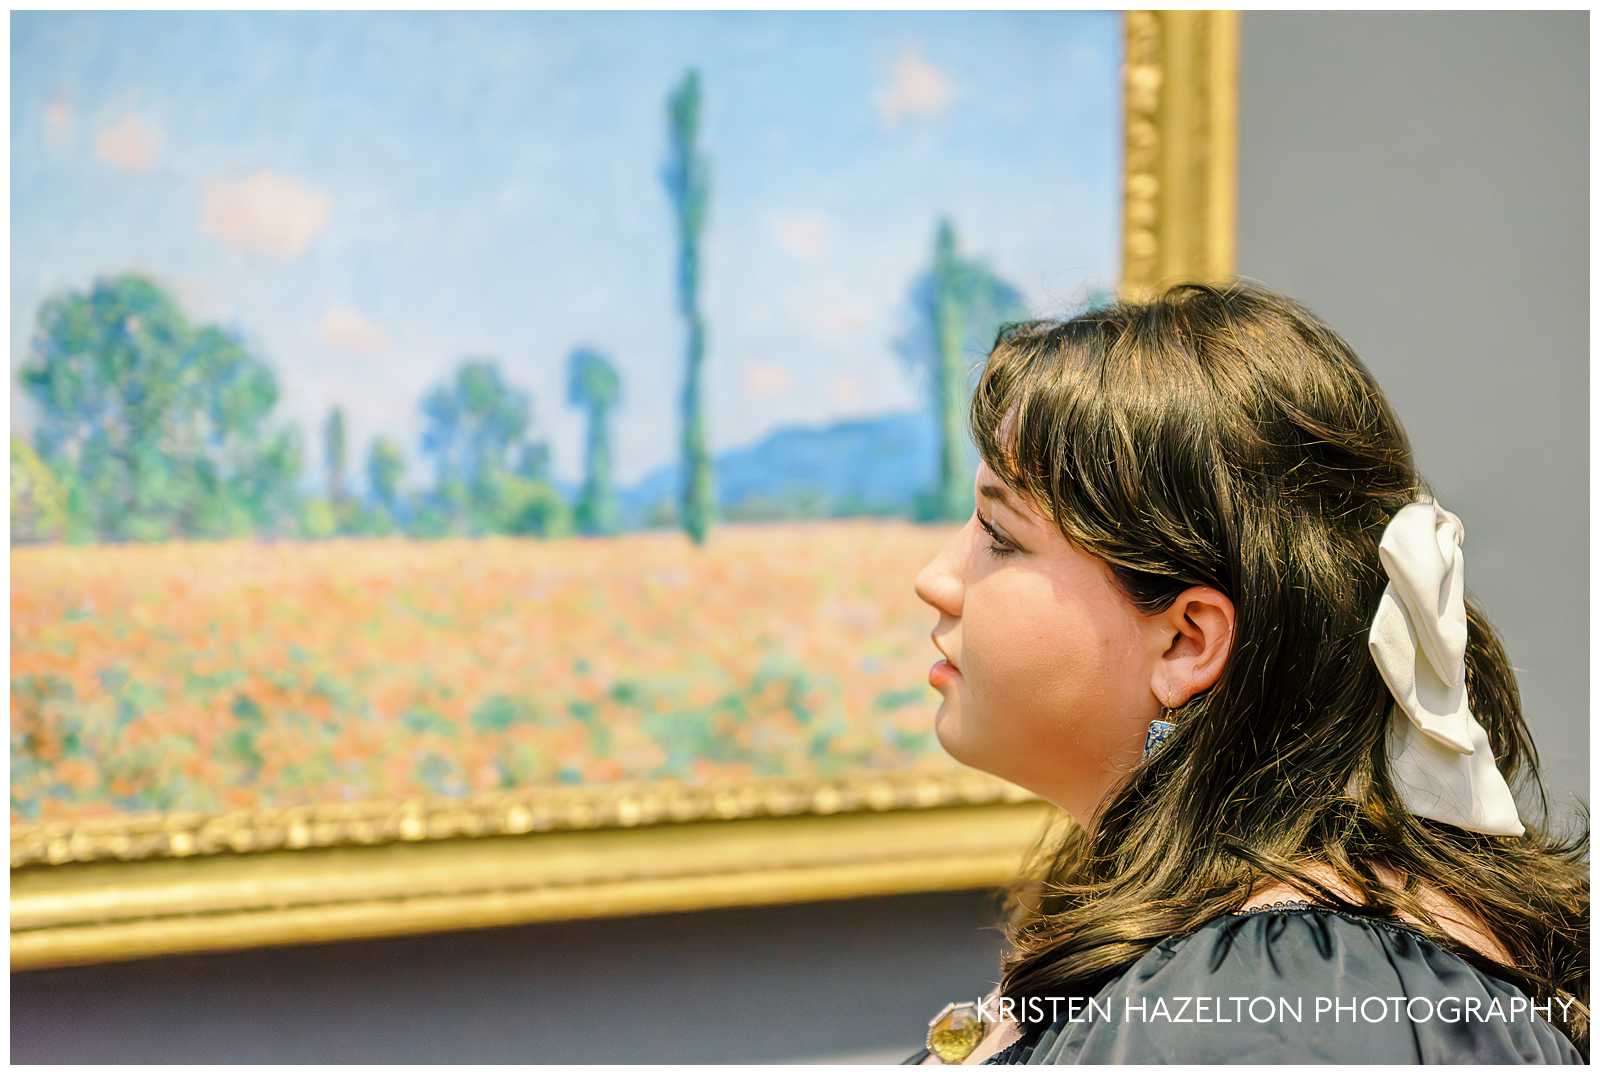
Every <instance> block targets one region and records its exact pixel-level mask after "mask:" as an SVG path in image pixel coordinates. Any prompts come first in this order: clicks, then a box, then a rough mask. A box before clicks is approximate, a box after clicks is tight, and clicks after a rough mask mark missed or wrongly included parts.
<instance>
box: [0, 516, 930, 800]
mask: <svg viewBox="0 0 1600 1075" xmlns="http://www.w3.org/2000/svg"><path fill="white" fill-rule="evenodd" d="M946 535H947V531H945V530H944V529H942V528H938V527H926V526H918V525H914V524H911V523H904V522H896V521H892V520H842V521H837V522H826V523H798V524H788V525H772V526H725V527H722V528H720V529H717V530H714V531H713V532H712V535H711V538H710V540H709V541H708V543H707V544H706V545H705V546H704V547H702V548H699V549H696V548H694V547H693V546H692V545H691V544H690V543H689V542H688V540H687V539H686V538H685V537H684V536H683V535H682V534H680V533H677V532H656V533H646V534H631V535H624V536H621V537H616V538H606V539H581V538H580V539H572V540H565V541H551V542H546V541H538V540H518V539H509V538H490V539H485V540H476V541H473V540H459V541H439V542H411V541H407V540H404V539H395V540H381V539H380V540H360V541H356V540H349V541H329V542H318V543H306V544H261V543H254V542H221V543H183V544H170V545H145V546H139V545H126V546H100V547H90V548H69V547H30V548H18V549H13V550H12V556H11V816H12V819H13V820H14V821H17V820H67V819H79V818H89V817H103V816H108V815H115V814H119V813H133V812H140V813H142V812H149V811H165V810H203V811H217V810H225V809H236V808H241V807H253V806H263V807H270V806H291V805H299V804H305V803H314V802H331V801H340V800H357V799H391V798H398V797H404V796H411V795H428V796H460V795H466V794H471V793H474V792H480V791H494V790H503V789H508V788H517V787H526V786H530V785H538V784H589V783H603V782H606V781H613V780H624V779H629V780H631V779H681V780H689V781H700V780H706V779H726V778H756V777H762V776H768V775H771V776H809V775H814V776H833V775H839V774H842V773H845V772H851V771H856V770H864V769H865V770H885V769H892V770H901V771H903V770H907V769H915V768H929V769H935V770H940V771H948V770H950V769H953V768H955V763H954V762H952V761H950V760H949V759H948V758H947V757H946V756H945V755H944V754H943V752H942V751H941V750H940V749H939V746H938V742H937V740H936V739H935V738H934V736H933V732H932V716H933V712H934V710H935V709H936V708H937V705H938V695H937V693H936V692H935V691H934V690H933V688H931V687H929V686H928V684H927V680H926V674H927V668H928V665H929V664H930V663H931V662H932V661H933V659H934V658H935V657H936V656H937V654H936V653H935V652H934V651H933V648H932V644H931V643H930V642H929V640H928V632H929V630H930V629H931V627H932V626H933V622H934V620H935V618H936V617H935V613H934V612H933V611H932V610H931V609H929V608H928V607H927V606H925V605H923V604H922V603H921V602H920V601H918V600H917V598H916V595H915V594H914V593H913V591H912V580H913V578H914V577H915V575H916V572H917V569H918V568H919V567H921V566H922V564H923V563H925V562H926V561H927V559H928V557H929V556H931V555H932V553H933V552H934V551H935V549H936V548H937V547H938V544H939V542H941V541H942V540H944V538H945V536H946Z"/></svg>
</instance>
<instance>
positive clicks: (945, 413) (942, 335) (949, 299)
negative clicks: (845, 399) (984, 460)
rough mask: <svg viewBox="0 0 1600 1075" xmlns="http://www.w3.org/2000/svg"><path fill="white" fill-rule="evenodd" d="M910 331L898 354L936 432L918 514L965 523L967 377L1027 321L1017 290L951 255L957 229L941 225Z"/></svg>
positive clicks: (915, 291) (914, 300)
mask: <svg viewBox="0 0 1600 1075" xmlns="http://www.w3.org/2000/svg"><path fill="white" fill-rule="evenodd" d="M909 306H910V310H911V324H910V328H909V331H908V332H907V333H906V334H905V335H904V336H903V337H901V339H899V340H898V341H896V349H897V350H898V351H899V352H900V354H901V356H902V357H903V358H904V359H905V360H906V361H907V362H908V363H910V365H911V366H912V368H913V370H915V371H916V372H918V373H919V375H922V376H923V379H924V381H925V383H926V386H927V388H928V391H929V395H930V397H931V398H930V403H931V405H932V407H933V411H934V416H935V419H936V421H937V423H938V429H939V466H938V477H937V479H936V481H935V485H934V487H933V488H932V489H931V490H928V491H927V492H926V493H925V494H924V496H923V498H922V505H921V507H920V509H919V515H920V516H921V517H923V518H924V519H946V520H954V519H964V518H966V517H967V516H968V515H970V514H971V513H972V475H971V473H970V472H969V471H968V469H967V466H966V452H965V448H966V444H967V422H966V415H967V406H968V404H969V402H970V400H971V385H969V384H968V383H967V375H968V372H969V369H970V368H971V367H972V366H973V365H975V364H976V363H980V362H981V361H982V360H983V358H984V357H986V356H987V355H988V352H989V348H990V347H992V346H993V344H994V339H995V335H996V333H997V332H998V330H999V328H1000V326H1001V325H1002V324H1005V323H1006V322H1010V321H1020V320H1023V319H1024V318H1026V317H1027V316H1028V311H1027V307H1026V306H1025V305H1024V303H1023V301H1022V296H1021V293H1020V292H1018V290H1017V289H1016V288H1015V287H1013V286H1012V285H1010V284H1009V283H1007V282H1006V281H1004V280H1002V279H1000V277H999V276H997V275H996V274H995V273H994V272H993V271H992V270H991V269H990V268H989V267H988V266H987V265H986V264H985V263H983V262H982V261H978V260H975V259H972V258H968V257H964V256H962V255H961V254H960V253H959V251H958V250H957V244H956V234H955V227H954V225H952V224H951V223H950V220H949V218H941V219H940V221H939V224H938V228H937V230H936V233H935V235H934V244H933V264H932V267H931V268H930V269H929V270H928V271H927V272H925V273H923V274H922V275H921V276H919V277H918V278H917V280H916V281H915V282H914V283H913V284H912V287H911V295H910V301H909Z"/></svg>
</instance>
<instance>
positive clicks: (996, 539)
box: [972, 509, 1017, 560]
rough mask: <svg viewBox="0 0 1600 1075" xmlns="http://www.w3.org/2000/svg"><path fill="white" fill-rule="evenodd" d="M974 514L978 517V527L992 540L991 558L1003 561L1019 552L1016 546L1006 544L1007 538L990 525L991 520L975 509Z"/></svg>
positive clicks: (990, 546) (990, 547)
mask: <svg viewBox="0 0 1600 1075" xmlns="http://www.w3.org/2000/svg"><path fill="white" fill-rule="evenodd" d="M972 514H973V515H974V516H976V517H977V520H978V525H979V526H981V527H983V529H984V532H985V533H987V534H988V535H989V537H990V538H991V539H992V540H991V542H990V545H989V554H990V555H991V556H993V557H994V558H995V559H996V560H1003V559H1005V558H1006V557H1007V556H1010V555H1012V554H1013V553H1015V552H1016V551H1017V549H1016V547H1015V546H1013V545H1008V544H1006V540H1005V538H1003V537H1001V536H1000V532H999V531H998V530H996V529H995V528H994V527H992V526H990V525H989V520H988V519H985V518H984V517H983V515H982V514H981V513H979V512H978V511H977V510H976V509H974V510H973V512H972Z"/></svg>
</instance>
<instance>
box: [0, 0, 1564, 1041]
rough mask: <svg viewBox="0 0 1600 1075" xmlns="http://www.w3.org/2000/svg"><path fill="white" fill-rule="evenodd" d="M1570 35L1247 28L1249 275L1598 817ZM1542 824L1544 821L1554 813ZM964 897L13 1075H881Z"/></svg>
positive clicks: (236, 995) (342, 958)
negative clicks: (374, 1073) (808, 1064)
mask: <svg viewBox="0 0 1600 1075" xmlns="http://www.w3.org/2000/svg"><path fill="white" fill-rule="evenodd" d="M1588 36H1589V35H1588V16H1587V14H1586V13H1582V12H1578V13H1565V12H1561V13H1538V14H1531V15H1521V14H1516V15H1507V14H1478V13H1466V14H1461V13H1430V14H1394V15H1391V14H1370V13H1349V14H1341V13H1308V14H1299V13H1288V14H1280V13H1270V12H1261V13H1255V12H1251V13H1246V14H1245V15H1244V16H1243V42H1242V44H1243V69H1242V80H1241V98H1242V100H1241V117H1240V128H1241V161H1240V246H1239V268H1240V271H1241V272H1242V273H1243V274H1245V275H1247V276H1251V277H1254V278H1256V279H1258V280H1260V281H1262V282H1264V283H1266V284H1267V285H1269V286H1271V287H1275V288H1277V289H1279V290H1282V291H1285V292H1287V293H1289V294H1291V295H1293V296H1295V297H1297V298H1299V299H1301V300H1302V301H1303V302H1305V303H1306V304H1307V305H1309V306H1310V307H1311V308H1312V309H1313V310H1315V311H1317V312H1318V313H1319V314H1321V315H1322V316H1324V317H1325V318H1326V319H1327V320H1328V321H1329V322H1330V323H1331V324H1333V325H1334V327H1336V328H1337V329H1339V330H1340V331H1341V332H1343V333H1344V334H1345V335H1346V336H1347V337H1348V338H1349V339H1350V340H1351V342H1352V343H1353V344H1354V345H1355V347H1356V349H1357V351H1358V352H1359V353H1360V354H1361V355H1362V356H1363V357H1364V358H1365V359H1366V361H1367V362H1368V364H1369V365H1370V366H1371V367H1372V368H1373V370H1374V371H1375V373H1376V374H1377V376H1378V378H1379V380H1380V381H1381V383H1382V384H1383V385H1384V386H1385V388H1386V389H1387V391H1388V392H1389V394H1390V396H1391V398H1392V399H1393V401H1394V403H1395V406H1396V407H1397V409H1398V410H1399V413H1400V415H1401V418H1402V419H1403V420H1404V421H1405V422H1406V424H1407V427H1408V428H1409V429H1410V431H1411V435H1412V439H1413V444H1414V447H1415V448H1416V451H1417V454H1418V457H1419V460H1420V463H1421V465H1422V468H1423V470H1424V473H1425V474H1426V475H1427V476H1428V477H1429V478H1430V479H1431V480H1432V481H1433V482H1434V484H1435V486H1436V487H1437V488H1438V490H1439V495H1440V499H1441V501H1442V502H1443V503H1444V504H1445V506H1446V507H1448V508H1450V509H1451V510H1452V511H1454V512H1456V513H1457V514H1458V515H1460V516H1461V517H1462V520H1463V522H1464V523H1465V525H1466V529H1467V535H1468V537H1467V543H1466V546H1465V549H1466V555H1467V562H1468V563H1469V564H1470V565H1471V568H1470V570H1469V573H1468V587H1469V589H1470V590H1471V591H1472V593H1473V594H1474V595H1475V596H1476V597H1477V598H1479V599H1480V600H1481V601H1482V603H1483V605H1484V607H1485V609H1486V610H1487V612H1488V614H1489V615H1490V616H1491V618H1492V619H1493V620H1494V622H1495V623H1496V624H1497V625H1498V627H1499V629H1500V631H1501V633H1502V635H1503V637H1504V639H1505V642H1506V645H1507V647H1508V649H1509V650H1510V653H1511V657H1512V661H1513V663H1514V664H1515V665H1516V667H1517V668H1518V670H1519V673H1520V675H1521V682H1522V690H1523V695H1524V701H1525V703H1526V706H1527V710H1528V713H1529V718H1530V722H1531V723H1532V725H1533V728H1534V734H1535V737H1536V740H1537V742H1538V744H1539V746H1540V747H1541V748H1542V750H1543V752H1544V754H1545V760H1546V766H1547V771H1548V779H1549V783H1550V786H1551V789H1552V791H1553V792H1554V793H1555V795H1554V798H1555V799H1556V800H1557V801H1558V802H1559V800H1560V799H1561V798H1562V797H1570V796H1571V795H1573V794H1577V793H1582V794H1584V795H1587V788H1588V772H1587V758H1588V747H1589V733H1588V724H1587V715H1588V709H1589V707H1588V699H1587V677H1586V672H1587V669H1588V663H1589V662H1588V652H1589V647H1588V617H1587V614H1586V597H1587V594H1588V582H1589V570H1588V526H1587V523H1588V515H1589V508H1588V492H1587V491H1588V469H1587V460H1588V450H1587V405H1588V397H1589V393H1588V374H1587V368H1588V364H1587V355H1588V346H1587V339H1588V312H1587V311H1588V293H1589V276H1588V257H1587V252H1588V246H1587V243H1588V231H1589V212H1588V201H1587V195H1588V189H1589V172H1588V129H1589V122H1588V99H1589V94H1588V77H1587V71H1588ZM1553 805H1556V803H1553ZM993 921H994V914H993V905H992V903H991V902H990V901H989V900H986V899H984V898H982V897H980V896H979V895H977V894H957V895H925V896H913V897H905V898H899V899H882V900H855V901H844V902H837V903H819V904H808V905H800V906H794V907H783V908H764V909H755V910H741V911H728V912H717V913H708V914H698V915H694V914H689V915H665V916H656V917H645V918H636V919H630V920H620V921H615V922H590V923H567V924H559V925H542V926H529V927H522V928H517V929H506V930H491V931H482V932H473V933H462V934H456V935H442V936H434V937H422V938H410V939H404V940H395V941H382V942H363V943H357V944H342V945H328V946H315V947H306V948H298V949H287V950H282V951H264V952H254V953H246V954H242V955H235V956H205V957H188V958H181V959H167V960H152V961H146V962H142V963H136V964H124V965H117V966H105V967H89V968H80V969H65V970H57V971H42V972H34V973H29V974H20V975H13V977H12V992H11V1003H12V1028H11V1032H12V1037H11V1041H12V1050H13V1059H15V1060H18V1061H48V1060H85V1061H100V1060H113V1061H114V1060H129V1061H133V1060H144V1061H160V1060H168V1061H178V1060H187V1061H219V1060H222V1061H225V1060H237V1061H290V1062H292V1061H304V1060H329V1061H340V1060H366V1061H373V1062H395V1061H402V1060H417V1061H429V1060H444V1059H450V1060H461V1061H485V1062H492V1061H555V1060H574V1059H579V1058H589V1059H592V1060H610V1061H634V1060H660V1061H717V1060H723V1061H741V1060H742V1061H792V1060H803V1059H814V1058H824V1057H826V1058H863V1059H874V1058H876V1059H885V1060H896V1059H899V1058H901V1057H903V1056H904V1055H906V1054H907V1053H909V1052H910V1051H911V1050H912V1049H913V1048H914V1047H915V1046H916V1044H917V1038H918V1034H919V1031H920V1030H921V1029H922V1027H923V1023H924V1021H925V1020H926V1019H927V1018H928V1016H929V1015H931V1014H932V1013H933V1012H934V1011H935V1010H937V1008H938V1007H939V1006H940V1005H942V1004H943V1003H944V1002H945V1001H947V1000H954V999H962V998H966V997H968V996H975V995H977V993H981V992H982V991H983V990H985V989H987V987H988V986H989V985H990V984H992V982H993V981H994V977H995V968H996V960H997V956H998V951H999V938H998V935H997V934H996V933H995V932H994V931H993V930H986V929H985V927H986V926H988V925H989V924H991V923H992V922H993Z"/></svg>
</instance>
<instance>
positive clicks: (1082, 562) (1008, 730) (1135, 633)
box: [916, 464, 1168, 824]
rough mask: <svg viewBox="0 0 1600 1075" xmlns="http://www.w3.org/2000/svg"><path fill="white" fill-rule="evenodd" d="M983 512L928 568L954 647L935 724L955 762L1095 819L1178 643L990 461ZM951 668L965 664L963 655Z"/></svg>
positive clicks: (941, 643)
mask: <svg viewBox="0 0 1600 1075" xmlns="http://www.w3.org/2000/svg"><path fill="white" fill-rule="evenodd" d="M975 486H976V498H977V510H976V511H975V513H974V515H973V517H972V518H970V519H968V520H967V522H966V525H964V526H963V527H962V528H961V529H960V530H959V531H957V532H956V533H955V534H954V535H953V536H952V537H951V538H950V539H949V540H948V541H947V542H946V543H945V545H944V547H943V548H941V549H940V550H939V552H938V554H937V555H936V556H935V557H934V558H933V559H932V560H931V561H929V562H928V564H927V565H926V566H924V567H923V568H922V570H921V571H920V572H919V573H918V574H917V579H916V591H917V596H918V597H920V598H921V599H922V600H923V601H925V602H927V603H928V604H929V605H930V606H932V607H933V608H934V609H935V610H936V611H937V612H938V613H939V619H938V622H937V623H936V624H935V625H934V628H933V641H934V644H935V645H936V646H937V647H938V649H939V650H940V651H942V652H943V653H944V655H945V657H947V658H948V659H949V662H950V663H949V666H947V665H942V664H941V665H936V666H935V667H934V668H933V669H932V670H930V672H929V681H930V682H931V683H932V684H933V685H934V687H935V688H937V690H938V691H939V693H940V695H941V696H942V700H941V702H940V704H939V710H938V713H937V714H936V715H935V717H934V731H935V734H937V736H938V738H939V743H940V745H941V746H943V747H944V749H945V751H946V752H947V753H949V754H950V756H951V757H953V758H955V759H956V760H957V761H959V762H961V763H963V764H965V765H969V766H971V767H973V768H975V769H981V770H984V771H986V772H989V773H993V774H994V775H996V776H999V777H1001V778H1003V779H1006V780H1009V781H1011V782H1012V783H1015V784H1018V785H1020V786H1022V787H1025V788H1027V789H1028V790H1030V791H1032V792H1034V793H1035V794H1037V795H1040V796H1042V797H1043V798H1045V799H1048V800H1050V801H1051V802H1054V803H1056V804H1057V805H1058V806H1060V807H1061V808H1062V809H1064V810H1066V811H1067V812H1068V813H1070V814H1072V815H1073V817H1074V818H1075V819H1076V820H1078V821H1079V822H1080V823H1082V824H1088V823H1089V822H1090V819H1091V816H1092V815H1093V813H1094V812H1095V809H1096V807H1097V805H1098V804H1099V802H1100V799H1101V798H1102V796H1103V795H1104V794H1105V793H1106V792H1107V791H1108V790H1110V789H1111V787H1112V786H1113V785H1114V784H1116V783H1117V782H1119V781H1120V780H1121V778H1122V777H1123V776H1124V775H1126V773H1127V772H1128V771H1129V770H1130V769H1131V768H1132V767H1133V766H1134V765H1135V764H1137V762H1138V761H1139V757H1140V754H1141V752H1142V750H1143V747H1144V735H1145V731H1146V729H1147V728H1148V727H1149V723H1150V721H1151V720H1153V719H1155V717H1156V716H1157V715H1158V714H1159V712H1160V707H1161V702H1162V699H1161V697H1159V696H1158V695H1157V693H1156V689H1157V687H1156V685H1154V684H1153V683H1152V678H1153V674H1154V673H1159V671H1160V670H1159V669H1158V667H1157V666H1158V665H1159V664H1160V663H1161V662H1160V658H1161V657H1162V654H1163V653H1164V652H1166V651H1167V647H1168V641H1167V640H1166V639H1165V638H1163V629H1162V625H1161V623H1160V622H1159V620H1160V619H1161V618H1160V617H1148V616H1145V615H1144V614H1142V613H1141V612H1140V611H1139V610H1138V609H1137V608H1136V607H1135V606H1134V605H1133V604H1132V603H1131V602H1129V601H1128V599H1127V597H1126V596H1125V595H1124V594H1123V593H1122V591H1121V590H1120V589H1118V587H1117V585H1116V583H1115V581H1114V579H1113V577H1112V574H1111V571H1110V568H1109V567H1108V566H1107V565H1106V564H1105V562H1104V561H1101V560H1098V559H1096V558H1094V557H1091V556H1088V555H1086V554H1085V553H1083V552H1081V551H1079V550H1078V549H1077V548H1075V547H1073V546H1072V545H1071V544H1070V543H1069V542H1068V541H1067V539H1066V538H1065V537H1064V536H1063V535H1062V534H1061V532H1060V531H1059V530H1058V529H1056V527H1055V525H1054V524H1053V523H1051V522H1050V521H1049V520H1048V519H1047V518H1046V517H1044V516H1041V515H1039V514H1038V513H1037V512H1036V511H1035V510H1034V509H1033V508H1032V507H1031V505H1029V504H1027V503H1026V502H1025V501H1024V500H1023V499H1022V498H1021V497H1019V496H1018V495H1017V494H1016V493H1015V492H1014V491H1012V490H1009V489H1006V488H1005V487H1004V486H1003V485H1002V484H1001V483H1000V481H999V479H998V478H997V477H995V475H994V472H993V471H991V470H990V469H989V468H988V466H987V465H986V464H980V465H979V467H978V473H977V477H976V480H975ZM951 666H953V667H951Z"/></svg>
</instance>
